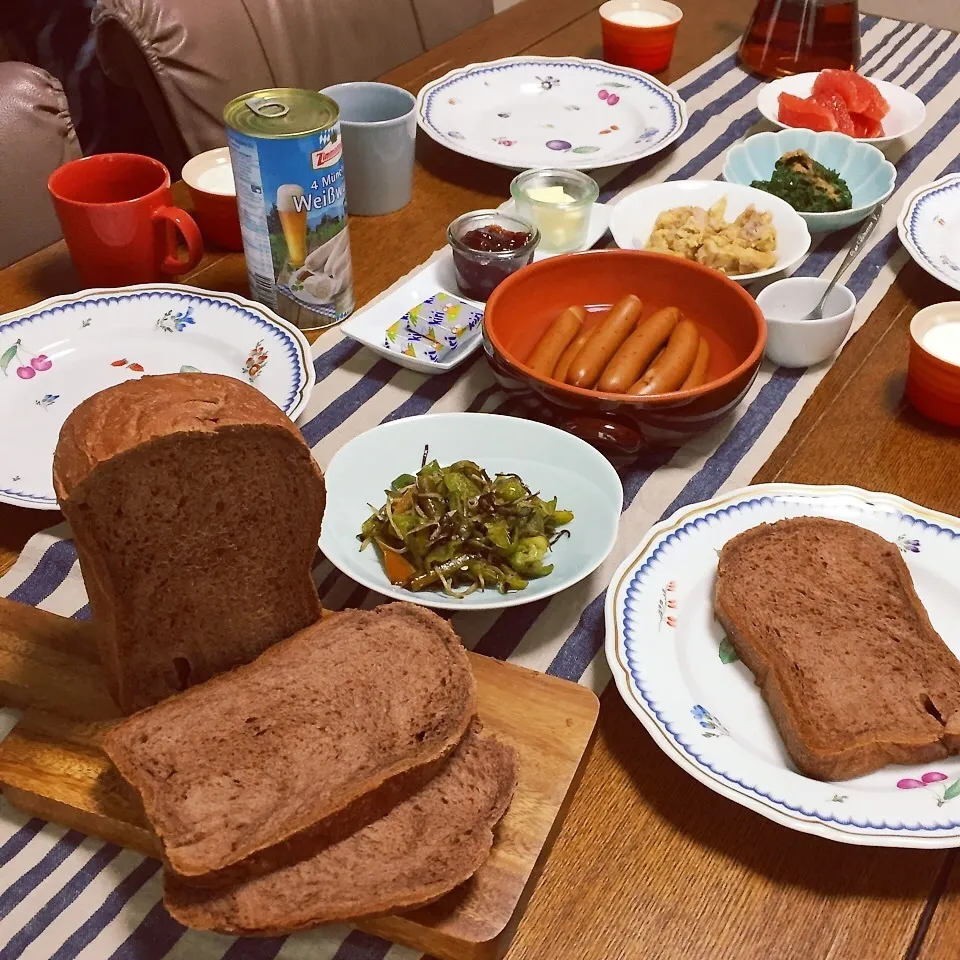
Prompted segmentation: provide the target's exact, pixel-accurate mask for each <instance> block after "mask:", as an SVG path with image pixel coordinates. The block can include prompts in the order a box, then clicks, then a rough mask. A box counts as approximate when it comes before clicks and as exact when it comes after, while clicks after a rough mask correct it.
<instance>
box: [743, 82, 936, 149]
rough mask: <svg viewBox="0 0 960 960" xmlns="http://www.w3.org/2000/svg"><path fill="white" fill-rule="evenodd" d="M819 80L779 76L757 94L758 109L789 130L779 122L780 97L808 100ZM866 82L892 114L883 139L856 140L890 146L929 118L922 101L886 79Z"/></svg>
mask: <svg viewBox="0 0 960 960" xmlns="http://www.w3.org/2000/svg"><path fill="white" fill-rule="evenodd" d="M816 79H817V74H816V73H798V74H795V75H794V76H792V77H780V78H779V79H778V80H771V81H770V83H767V84H764V86H762V87H761V88H760V91H759V93H758V94H757V107H758V109H759V110H760V112H761V113H762V114H763V115H764V117H766V119H767V120H769V121H770V122H771V123H772V124H773V125H774V126H775V127H780V128H781V129H788V128H787V125H786V124H785V123H781V122H780V121H779V120H778V119H777V114H778V113H779V111H780V104H779V100H778V98H779V96H780V94H781V93H792V94H793V95H794V96H795V97H809V96H810V93H811V91H812V90H813V82H814V80H816ZM867 79H868V80H869V81H870V82H871V83H873V84H875V85H876V87H877V89H878V90H879V91H880V93H881V94H882V95H883V98H884V99H885V100H886V101H887V103H889V104H890V112H889V113H888V114H887V115H886V116H885V117H884V118H883V120H882V121H881V122H882V123H883V136H882V137H857V138H855V139H858V140H860V141H861V142H862V143H872V144H875V145H877V146H879V145H880V144H883V143H890V141H891V140H896V139H897V138H898V137H905V136H906V135H907V134H908V133H913V131H914V130H916V129H917V128H918V127H919V126H921V125H922V124H923V121H924V120H925V119H926V116H927V108H926V107H925V106H924V103H923V101H922V100H921V99H920V98H919V97H918V96H917V95H916V94H914V93H911V92H910V91H909V90H904V88H903V87H898V86H897V85H896V84H895V83H890V82H888V81H887V80H874V79H873V78H872V77H867Z"/></svg>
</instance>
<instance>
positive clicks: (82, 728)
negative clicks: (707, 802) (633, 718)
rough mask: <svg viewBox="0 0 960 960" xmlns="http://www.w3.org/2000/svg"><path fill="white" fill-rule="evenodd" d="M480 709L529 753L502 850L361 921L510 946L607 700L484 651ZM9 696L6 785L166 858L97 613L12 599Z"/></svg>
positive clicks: (431, 941) (39, 812) (438, 945)
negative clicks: (110, 749)
mask: <svg viewBox="0 0 960 960" xmlns="http://www.w3.org/2000/svg"><path fill="white" fill-rule="evenodd" d="M469 656H470V662H471V665H472V667H473V671H474V674H475V676H476V678H477V692H478V696H479V712H480V718H481V720H483V723H484V727H485V729H486V731H487V732H489V733H491V734H493V735H495V736H496V737H497V738H498V739H500V740H502V741H504V742H506V743H510V744H513V745H514V746H515V747H516V748H517V750H518V752H519V782H518V784H517V791H516V794H515V795H514V798H513V803H512V804H511V805H510V809H509V811H508V812H507V815H506V816H505V817H504V818H503V820H502V822H501V823H500V825H499V827H498V829H497V838H496V842H495V843H494V847H493V852H492V853H491V855H490V858H489V859H488V860H487V862H486V863H485V864H484V865H483V866H482V867H481V868H480V870H479V871H478V872H477V873H476V875H475V876H474V877H473V878H472V879H471V880H470V881H469V882H468V883H466V884H464V885H463V886H461V887H458V888H457V889H456V890H454V891H453V892H452V893H450V894H449V895H448V896H446V897H444V898H443V899H442V900H440V901H438V902H437V903H435V904H432V905H431V906H429V907H425V908H423V909H421V910H417V911H415V912H413V913H408V914H406V915H405V916H402V917H401V916H395V917H380V918H378V919H376V920H370V921H366V922H364V923H362V924H360V926H361V927H362V929H364V930H367V931H369V932H370V933H374V934H378V935H380V936H382V937H386V938H387V939H389V940H395V941H397V942H398V943H403V944H406V945H408V946H410V947H413V948H415V949H417V950H422V951H424V952H425V953H429V954H432V955H434V956H436V957H441V958H445V960H492V958H497V957H501V956H503V954H504V953H505V952H506V950H507V947H508V946H509V944H510V940H511V938H512V936H513V932H514V930H515V928H516V924H517V922H518V921H519V919H520V916H521V914H522V912H523V907H524V906H525V905H526V902H527V900H528V899H529V896H530V894H531V893H532V892H533V886H534V884H535V882H536V879H537V877H538V876H539V873H540V869H541V868H542V866H543V862H544V860H545V859H546V856H547V853H548V851H549V848H550V845H551V844H552V842H553V838H554V836H555V834H556V833H557V830H558V829H559V826H560V822H561V819H562V817H563V814H564V813H565V811H566V806H567V802H568V801H569V798H570V796H571V795H572V792H573V786H574V783H575V781H576V780H577V779H578V777H577V774H578V770H579V768H580V764H581V761H582V760H583V756H584V753H585V751H586V749H587V746H588V745H589V742H590V738H591V736H592V734H593V730H594V727H595V725H596V721H597V712H598V709H599V703H598V701H597V698H596V696H595V695H594V694H593V693H592V692H591V691H590V690H587V689H586V688H585V687H581V686H579V685H578V684H574V683H570V682H568V681H566V680H559V679H557V678H555V677H548V676H546V675H545V674H541V673H536V672H534V671H532V670H527V669H524V668H523V667H517V666H513V665H512V664H506V663H502V662H500V661H498V660H492V659H490V658H488V657H481V656H479V655H477V654H474V653H471V654H470V655H469ZM0 704H2V705H4V706H14V707H19V708H21V709H23V711H24V713H23V716H22V718H21V720H20V722H19V723H18V724H17V726H16V727H15V728H14V729H13V730H12V731H11V732H10V734H9V735H8V736H7V737H6V739H5V740H3V742H2V743H0V787H2V789H3V792H4V794H5V795H6V797H7V799H8V800H9V801H10V802H11V803H12V804H14V806H17V807H19V808H20V809H21V810H23V811H25V812H26V813H29V814H32V815H35V816H39V817H43V818H44V819H47V820H52V821H54V822H56V823H61V824H63V825H65V826H67V827H70V828H73V829H76V830H81V831H84V832H86V833H90V834H94V835H95V836H98V837H102V838H103V839H105V840H109V841H112V842H113V843H117V844H120V845H123V846H127V847H132V848H133V849H135V850H139V851H140V852H142V853H145V854H148V855H149V856H154V857H159V855H160V846H159V841H158V839H157V837H156V836H155V835H154V833H153V832H152V831H151V829H150V827H149V826H148V824H147V822H146V820H145V818H144V815H143V811H142V809H141V808H140V805H139V802H138V800H137V798H136V796H135V795H134V794H133V793H132V791H131V790H130V788H129V787H128V786H127V785H126V783H125V782H124V781H123V780H122V779H121V777H120V775H119V774H118V773H117V771H116V770H115V769H114V767H113V765H112V764H111V763H110V761H109V760H108V759H107V757H106V755H105V754H103V753H102V752H101V750H100V748H99V743H100V737H101V736H102V734H103V731H104V730H105V729H106V728H107V727H108V726H109V725H110V724H111V723H113V722H116V718H117V717H118V716H119V711H118V709H117V707H116V706H115V705H114V703H113V701H112V700H111V698H110V696H109V694H108V693H107V691H106V686H105V683H104V679H103V676H102V674H101V670H100V664H99V660H98V657H97V653H96V642H95V634H94V628H93V626H92V625H91V624H89V623H80V622H78V621H75V620H68V619H66V618H63V617H58V616H55V615H54V614H50V613H45V612H44V611H42V610H36V609H34V608H33V607H26V606H23V605H21V604H15V603H11V602H9V601H7V600H2V599H0Z"/></svg>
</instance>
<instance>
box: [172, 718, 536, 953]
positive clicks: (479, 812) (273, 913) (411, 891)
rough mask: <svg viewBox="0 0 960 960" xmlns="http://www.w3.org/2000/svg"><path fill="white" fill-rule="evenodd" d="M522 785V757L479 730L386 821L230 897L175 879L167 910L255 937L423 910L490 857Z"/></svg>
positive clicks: (230, 891) (186, 920)
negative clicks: (498, 827)
mask: <svg viewBox="0 0 960 960" xmlns="http://www.w3.org/2000/svg"><path fill="white" fill-rule="evenodd" d="M516 779H517V768H516V754H515V752H514V751H513V750H512V749H511V748H509V747H506V746H504V745H502V744H500V743H498V742H497V741H495V740H492V739H488V738H485V737H482V736H480V731H479V725H478V724H475V725H474V726H473V728H472V729H471V730H470V731H469V732H468V733H467V735H466V736H465V737H464V739H463V741H462V742H461V744H460V745H459V746H458V747H457V749H456V750H455V751H454V753H453V754H452V756H451V757H450V759H449V760H448V761H447V762H446V763H445V764H444V766H443V767H442V769H441V770H440V772H439V773H438V774H437V776H436V777H434V778H433V779H432V780H431V781H430V782H429V783H428V784H427V785H426V786H425V787H423V788H422V789H421V790H420V791H419V792H417V793H416V794H414V795H413V796H412V797H410V798H409V799H407V800H405V801H403V802H402V803H400V804H399V805H398V806H396V807H395V808H394V809H393V810H391V811H390V812H389V813H388V814H387V815H386V816H384V817H383V818H382V819H380V820H377V821H375V822H374V823H371V824H370V825H369V826H366V827H364V828H362V829H360V830H358V831H357V832H356V833H354V834H352V835H351V836H349V837H347V838H346V839H343V840H341V841H340V842H339V843H337V844H334V845H333V846H330V847H328V848H327V849H325V850H323V851H322V852H320V853H317V854H315V855H313V856H311V857H309V858H308V859H305V860H301V861H299V862H297V863H293V864H291V865H289V866H286V867H283V868H281V869H278V870H276V871H275V872H273V873H270V874H267V875H265V876H259V877H256V878H254V879H251V880H248V881H246V882H243V883H240V884H235V885H232V886H229V887H225V888H222V889H220V890H203V889H198V888H196V887H192V886H188V885H186V884H184V883H183V882H182V881H180V880H178V878H176V877H175V876H173V875H172V874H170V873H168V874H167V875H166V878H165V881H164V903H165V905H166V907H167V910H168V911H169V912H170V913H171V914H172V915H173V917H174V918H175V919H177V920H179V921H180V922H181V923H183V924H186V925H187V926H189V927H193V928H194V929H198V930H215V931H218V932H220V933H227V934H234V935H237V934H239V935H248V936H249V935H255V936H276V935H281V934H285V933H291V932H293V931H295V930H302V929H305V928H308V927H312V926H316V925H318V924H321V923H335V922H340V921H344V920H354V919H358V918H361V917H369V916H375V915H379V914H386V913H397V912H402V911H405V910H410V909H413V908H414V907H418V906H423V905H425V904H427V903H430V902H432V901H434V900H437V899H438V898H439V897H441V896H443V895H444V894H445V893H448V892H449V891H450V890H452V889H453V888H454V887H456V886H458V885H459V884H461V883H463V882H464V881H466V880H467V879H469V877H471V876H472V875H473V874H474V873H475V872H476V870H477V869H478V868H479V867H480V866H481V864H482V863H483V861H484V860H485V859H486V858H487V856H488V855H489V853H490V849H491V846H492V844H493V827H494V826H495V825H496V823H497V822H498V821H499V820H500V818H501V817H502V816H503V814H504V813H505V812H506V810H507V807H508V806H509V805H510V800H511V798H512V796H513V792H514V789H515V786H516Z"/></svg>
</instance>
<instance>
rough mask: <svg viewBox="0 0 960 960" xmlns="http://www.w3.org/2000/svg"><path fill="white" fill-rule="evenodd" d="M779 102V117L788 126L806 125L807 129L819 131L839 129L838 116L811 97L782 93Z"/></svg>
mask: <svg viewBox="0 0 960 960" xmlns="http://www.w3.org/2000/svg"><path fill="white" fill-rule="evenodd" d="M777 103H778V105H779V111H778V113H777V119H778V120H779V121H780V122H781V123H782V124H785V125H786V126H788V127H805V128H806V129H807V130H818V131H822V130H836V129H837V118H836V117H835V116H834V115H833V113H832V112H831V111H830V110H828V109H827V108H826V107H825V106H823V105H822V104H820V103H817V102H816V101H815V100H813V99H811V98H809V97H808V98H803V97H795V96H794V95H793V94H792V93H781V94H780V96H779V97H778V98H777Z"/></svg>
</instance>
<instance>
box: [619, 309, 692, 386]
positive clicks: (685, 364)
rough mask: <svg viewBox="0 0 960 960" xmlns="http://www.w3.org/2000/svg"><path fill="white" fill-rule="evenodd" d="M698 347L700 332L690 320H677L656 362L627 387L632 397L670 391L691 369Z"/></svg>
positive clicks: (684, 378) (681, 381) (685, 377)
mask: <svg viewBox="0 0 960 960" xmlns="http://www.w3.org/2000/svg"><path fill="white" fill-rule="evenodd" d="M699 349H700V334H699V333H698V332H697V325H696V324H695V323H694V322H693V321H692V320H681V321H680V322H679V323H678V324H677V325H676V327H674V329H673V333H671V334H670V339H669V340H668V341H667V348H666V349H665V350H664V351H663V356H662V357H660V359H659V360H657V362H656V363H652V364H650V366H649V367H648V368H647V371H646V373H644V375H643V376H642V377H641V378H640V379H639V380H638V381H637V382H636V383H635V384H634V385H633V386H632V387H631V388H630V390H629V391H628V392H629V393H631V394H633V396H636V397H648V396H650V395H651V394H655V393H671V392H672V391H674V390H676V389H677V387H679V386H680V384H681V383H683V381H684V380H686V379H687V377H688V376H689V374H690V371H691V370H692V369H693V364H694V361H695V360H696V359H697V352H698V351H699Z"/></svg>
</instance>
